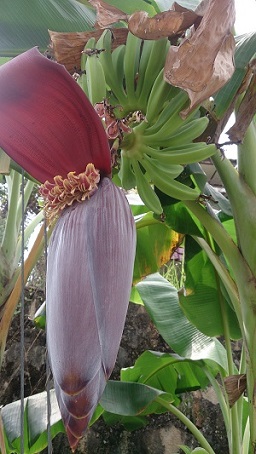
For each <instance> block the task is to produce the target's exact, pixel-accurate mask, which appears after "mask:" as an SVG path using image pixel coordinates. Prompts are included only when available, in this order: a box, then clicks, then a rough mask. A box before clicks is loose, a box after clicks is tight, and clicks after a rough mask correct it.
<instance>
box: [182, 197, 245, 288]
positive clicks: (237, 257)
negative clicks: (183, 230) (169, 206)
mask: <svg viewBox="0 0 256 454" xmlns="http://www.w3.org/2000/svg"><path fill="white" fill-rule="evenodd" d="M184 204H185V205H186V207H187V208H188V209H189V210H190V211H191V212H192V213H193V214H194V215H195V216H196V217H197V219H198V220H199V221H200V222H201V223H202V225H203V226H204V227H205V228H206V229H207V230H208V232H209V233H210V234H211V235H212V237H213V238H214V240H215V241H216V243H217V244H218V245H219V247H220V249H221V250H222V252H223V254H224V255H225V257H226V259H227V261H228V262H229V264H230V265H231V267H232V269H233V272H234V274H235V278H236V279H237V277H238V276H240V278H241V275H242V277H243V278H245V277H246V278H248V276H249V277H251V273H249V271H248V266H247V264H246V262H245V260H244V258H243V256H242V255H241V253H240V251H239V249H238V247H237V246H236V244H235V243H234V241H233V240H232V238H231V237H230V236H229V234H228V233H227V232H226V230H225V229H224V227H223V226H222V225H221V223H220V222H219V221H218V220H217V219H215V218H213V217H212V216H211V215H210V214H209V213H207V211H206V210H205V209H204V208H203V207H202V206H201V205H200V204H199V203H198V202H196V201H186V202H184Z"/></svg>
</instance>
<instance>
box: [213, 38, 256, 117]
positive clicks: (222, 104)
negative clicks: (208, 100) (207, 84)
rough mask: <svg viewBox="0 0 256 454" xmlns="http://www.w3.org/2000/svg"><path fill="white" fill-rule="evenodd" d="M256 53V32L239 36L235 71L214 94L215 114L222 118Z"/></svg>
mask: <svg viewBox="0 0 256 454" xmlns="http://www.w3.org/2000/svg"><path fill="white" fill-rule="evenodd" d="M255 53H256V33H248V34H246V35H243V36H240V37H238V38H237V45H236V51H235V67H236V69H235V72H234V74H233V76H232V77H231V79H230V81H229V82H228V83H227V84H226V85H224V87H223V88H222V89H221V90H219V91H218V93H217V94H216V95H215V96H214V105H215V107H214V114H215V115H216V117H217V118H218V119H220V118H222V117H223V116H224V114H225V112H226V111H227V109H228V108H229V106H230V105H231V103H232V100H233V99H234V97H235V95H236V93H237V92H238V90H239V88H240V86H241V85H242V82H243V79H244V77H245V76H246V72H247V65H248V63H249V61H250V60H251V58H252V57H253V56H254V55H255Z"/></svg>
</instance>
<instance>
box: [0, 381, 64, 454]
mask: <svg viewBox="0 0 256 454" xmlns="http://www.w3.org/2000/svg"><path fill="white" fill-rule="evenodd" d="M50 405H51V422H50V424H51V437H52V438H54V437H55V436H56V435H57V433H59V432H64V426H63V423H62V420H61V416H60V412H59V407H58V404H57V400H56V397H55V393H54V390H51V391H50ZM20 407H21V402H20V401H16V402H12V403H11V404H8V405H5V406H4V407H3V408H2V409H1V411H0V414H1V417H2V421H3V426H4V435H5V444H6V452H7V454H11V453H14V452H15V453H19V452H21V446H20V445H21V437H20V435H21V432H20V429H21V424H20V421H21V413H20ZM46 446H47V393H46V392H43V393H40V394H35V395H34V396H30V397H27V398H25V401H24V452H25V453H26V454H35V453H37V452H40V451H42V450H43V449H44V448H45V447H46Z"/></svg>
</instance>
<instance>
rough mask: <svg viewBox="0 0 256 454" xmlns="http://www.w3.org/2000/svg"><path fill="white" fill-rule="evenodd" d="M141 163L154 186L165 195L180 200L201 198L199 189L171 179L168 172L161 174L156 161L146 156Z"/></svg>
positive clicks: (162, 171)
mask: <svg viewBox="0 0 256 454" xmlns="http://www.w3.org/2000/svg"><path fill="white" fill-rule="evenodd" d="M140 162H141V164H142V165H143V167H144V169H145V170H146V171H147V172H148V174H149V175H150V177H151V179H152V182H153V183H154V185H155V186H156V187H157V188H158V189H160V191H162V192H163V193H165V194H167V195H169V196H170V197H173V198H174V199H178V200H196V199H197V198H198V197H199V195H200V192H199V191H198V190H197V189H193V188H190V187H189V186H186V185H184V184H182V183H180V182H179V181H177V180H175V179H173V178H170V174H168V172H167V171H164V170H161V171H160V172H159V168H158V162H157V160H155V163H154V161H152V160H151V159H150V158H148V157H147V156H146V155H144V157H143V159H142V161H140Z"/></svg>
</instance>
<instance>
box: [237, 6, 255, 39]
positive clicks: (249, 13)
mask: <svg viewBox="0 0 256 454" xmlns="http://www.w3.org/2000/svg"><path fill="white" fill-rule="evenodd" d="M235 4H236V25H235V27H236V33H237V34H242V33H248V32H251V31H256V1H255V0H235Z"/></svg>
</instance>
